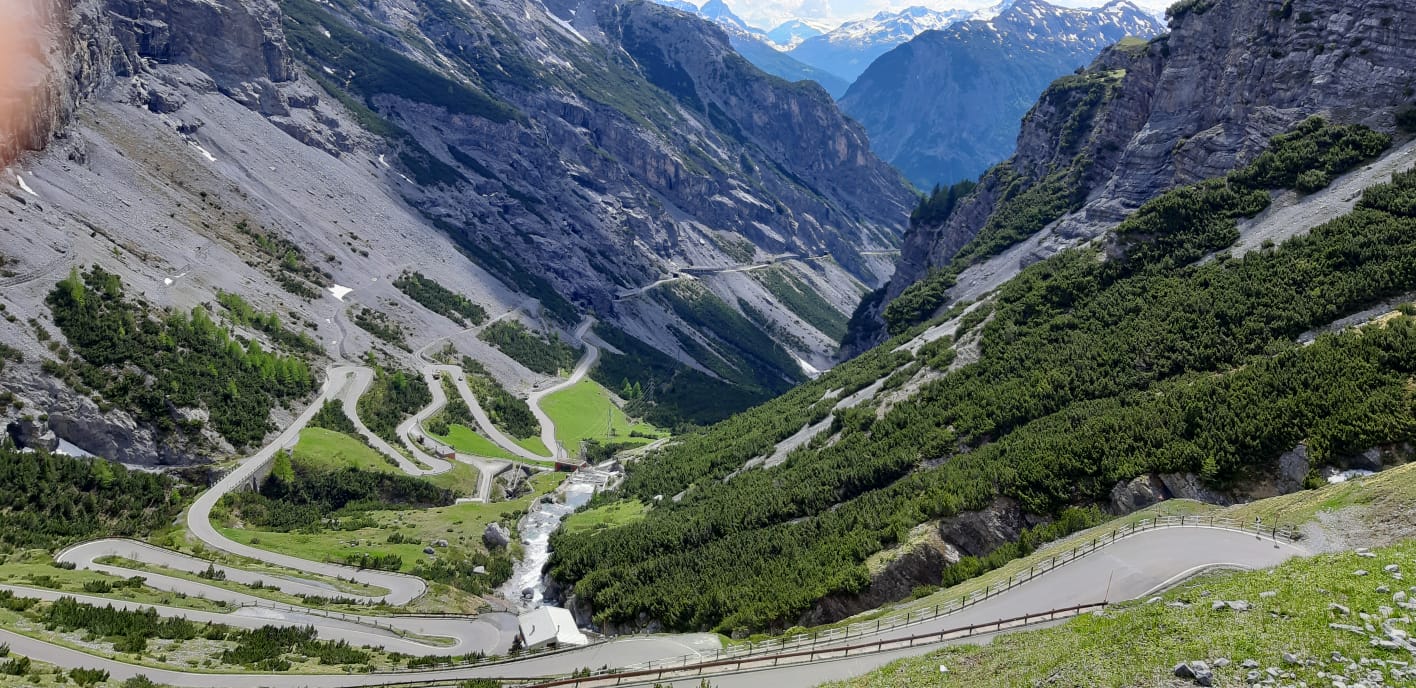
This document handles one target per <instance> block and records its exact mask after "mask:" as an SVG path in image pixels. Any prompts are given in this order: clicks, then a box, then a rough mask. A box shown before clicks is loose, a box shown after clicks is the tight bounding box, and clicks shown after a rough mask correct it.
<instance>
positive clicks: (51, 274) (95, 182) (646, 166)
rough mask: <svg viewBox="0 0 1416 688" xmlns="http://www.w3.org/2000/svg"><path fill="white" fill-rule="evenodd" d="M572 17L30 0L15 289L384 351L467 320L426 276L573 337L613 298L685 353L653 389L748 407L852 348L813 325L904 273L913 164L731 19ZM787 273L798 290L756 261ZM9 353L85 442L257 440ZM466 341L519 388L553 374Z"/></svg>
mask: <svg viewBox="0 0 1416 688" xmlns="http://www.w3.org/2000/svg"><path fill="white" fill-rule="evenodd" d="M548 4H549V5H550V7H549V8H548V7H547V6H546V5H543V4H541V3H539V2H517V1H512V2H491V1H488V2H475V3H444V2H437V1H436V0H429V1H427V2H406V1H404V0H383V1H381V2H372V3H367V4H362V5H356V4H348V5H326V4H321V3H317V2H311V1H309V0H280V2H272V1H271V0H203V1H199V0H71V1H69V2H61V3H58V4H55V5H50V4H47V3H41V2H38V0H36V4H35V5H34V7H33V8H32V12H33V13H34V16H35V19H36V24H37V26H38V27H39V28H40V29H41V31H40V32H39V33H38V34H37V36H38V37H37V38H36V43H35V45H34V46H33V47H31V48H27V54H29V55H30V56H31V58H32V59H30V60H29V61H28V62H27V63H26V69H28V70H29V72H27V74H31V75H32V76H33V78H32V79H29V80H28V81H26V82H25V83H24V85H25V88H24V89H22V90H21V91H19V92H17V93H15V94H5V96H4V97H5V98H12V99H13V100H14V101H15V102H17V103H19V105H22V106H23V108H22V109H23V112H22V114H20V115H17V116H16V118H15V120H16V122H15V124H17V126H14V127H11V128H4V129H0V131H3V134H0V154H3V155H4V156H5V157H4V160H5V162H7V163H11V162H13V164H14V167H13V168H11V171H12V174H10V175H8V178H7V179H6V180H5V181H4V183H5V184H6V185H7V187H9V188H7V192H6V194H4V195H3V196H0V203H3V205H4V208H5V209H6V210H7V211H9V212H8V213H6V214H5V215H4V216H5V217H6V219H5V220H0V232H4V236H5V241H4V242H3V243H4V247H3V251H0V253H3V254H4V256H5V257H4V260H5V265H6V266H5V271H6V274H5V275H4V279H6V282H5V286H6V288H5V291H4V293H3V294H0V298H3V299H4V300H5V302H6V305H7V307H8V308H9V309H10V312H11V313H15V314H18V315H20V316H22V319H21V320H19V321H17V322H23V321H24V320H23V318H29V317H35V318H37V319H39V320H41V321H44V320H45V319H46V317H47V315H48V312H47V310H46V307H45V306H44V294H45V293H46V291H47V289H49V288H52V287H53V284H54V282H55V281H56V280H57V279H58V277H59V276H62V273H63V271H65V270H67V269H68V268H69V267H71V266H76V265H79V266H87V265H92V264H98V265H102V266H103V267H104V268H105V269H108V270H111V271H114V272H115V273H116V274H119V275H120V276H121V277H122V278H123V279H124V281H125V283H126V285H127V286H128V287H129V289H131V290H132V295H133V296H135V297H138V298H143V299H146V300H149V301H150V302H152V303H154V304H157V305H159V306H162V307H171V308H175V309H179V310H186V309H190V308H192V307H194V306H198V305H201V304H205V303H210V302H211V301H212V300H213V299H214V297H215V293H216V291H217V290H221V291H228V292H233V293H237V294H240V295H242V296H243V297H245V298H247V299H248V300H250V301H251V302H252V303H253V304H256V305H257V306H258V307H260V308H263V309H266V310H271V311H279V312H281V313H282V315H283V316H284V318H285V321H286V322H295V323H303V325H302V326H303V327H306V328H308V329H309V330H310V331H311V333H312V334H313V335H314V339H316V340H317V341H319V342H321V344H322V345H324V346H325V347H327V348H328V350H329V352H330V354H331V355H338V356H357V355H359V353H360V352H362V351H363V350H365V349H369V348H375V347H377V346H378V343H377V342H376V341H375V340H373V338H371V337H366V336H365V335H364V334H361V331H359V330H358V328H355V327H352V326H351V327H346V325H348V323H347V322H346V321H343V320H342V318H343V317H344V316H346V315H347V313H345V312H344V310H346V309H347V308H359V307H369V308H372V309H376V310H385V311H387V312H389V314H390V315H391V316H392V317H394V318H396V319H398V320H401V321H402V324H403V325H404V327H405V331H407V332H409V333H410V336H411V337H412V340H413V341H410V342H409V344H410V345H417V344H420V343H426V342H427V341H431V339H432V338H435V337H437V336H446V335H448V334H452V331H450V330H448V329H447V327H448V325H449V323H447V322H444V321H445V319H442V318H439V317H436V316H435V315H433V314H431V312H428V311H426V309H422V308H421V307H419V306H417V305H416V304H413V303H412V302H411V301H410V300H408V298H407V297H406V296H404V295H402V294H401V293H400V292H398V291H397V290H396V289H393V288H391V287H389V286H387V285H388V284H389V283H390V282H391V281H392V280H393V279H394V278H396V277H397V276H398V274H399V273H400V272H401V271H403V270H406V269H409V268H413V267H416V268H417V269H420V270H424V271H427V272H429V273H436V276H437V278H438V279H439V281H441V282H442V283H444V284H447V285H450V286H455V287H456V288H457V289H458V290H459V291H461V292H463V293H465V294H467V295H469V296H470V297H471V298H473V299H474V300H476V301H478V302H479V303H482V304H484V305H485V306H486V307H487V310H488V311H490V312H506V311H508V310H511V309H513V308H516V309H517V310H518V311H519V312H521V313H524V314H526V315H525V317H526V318H527V319H530V320H532V321H533V322H536V323H537V324H538V325H540V326H543V327H546V328H548V329H556V328H561V329H564V330H566V331H567V332H568V331H569V328H570V326H571V325H573V324H574V323H575V322H576V321H577V320H579V319H580V318H581V317H583V316H584V315H586V314H588V313H590V312H594V313H595V314H596V315H597V316H598V319H599V320H600V322H602V323H604V324H605V325H606V326H608V327H611V328H615V329H617V330H619V331H620V334H622V335H623V336H624V337H625V338H626V339H625V340H624V341H629V342H634V340H635V339H637V340H639V342H638V343H642V344H644V345H646V346H645V348H646V349H657V350H658V351H660V352H662V353H664V354H666V355H667V357H668V359H669V361H670V362H669V364H665V365H667V366H677V367H672V368H671V369H670V372H669V373H664V372H663V371H664V370H665V369H666V368H665V365H661V366H660V367H659V368H658V369H657V371H656V372H654V373H652V374H653V375H656V376H657V377H652V378H651V377H648V375H650V374H651V373H649V372H647V371H646V373H645V375H646V377H645V379H644V380H642V382H643V386H644V387H646V388H649V387H650V386H651V385H653V384H656V383H657V384H663V385H669V384H674V383H675V382H679V381H680V380H681V377H682V375H683V374H685V373H687V372H693V373H694V374H696V375H697V376H698V378H697V379H698V380H700V381H701V380H705V379H706V380H709V381H710V382H720V383H721V384H722V386H721V387H719V388H717V389H720V390H727V393H726V394H722V395H721V396H722V397H723V400H724V401H725V402H728V403H729V404H730V403H731V401H732V399H734V398H737V397H738V396H741V398H743V399H745V400H752V399H762V398H766V397H767V396H770V395H771V394H775V393H778V392H780V391H782V390H784V389H786V388H788V387H789V386H790V385H791V384H793V383H795V382H796V381H799V380H801V379H804V378H805V376H806V375H807V374H808V372H809V371H810V370H811V369H812V367H813V366H814V367H817V368H824V367H826V366H827V365H829V362H830V357H831V355H832V352H833V351H834V348H835V340H836V338H837V335H835V334H831V335H828V334H826V333H825V331H823V329H822V328H825V330H826V331H829V330H830V328H829V327H826V326H823V325H820V323H821V322H827V324H828V325H829V323H830V320H831V319H830V318H829V317H828V318H825V319H824V320H823V319H821V318H817V317H813V316H812V314H818V315H819V314H820V313H821V312H826V311H830V310H834V311H836V313H837V318H838V319H841V320H843V319H844V315H845V313H847V312H849V310H850V308H851V307H853V305H854V302H855V300H856V299H858V298H859V295H860V293H862V291H863V289H864V287H865V286H866V285H871V286H873V285H878V284H882V283H883V282H884V280H885V279H886V278H887V276H888V274H889V272H890V270H891V267H892V266H891V265H890V264H889V263H888V262H887V261H886V260H884V259H883V258H882V257H881V255H882V254H883V253H884V252H886V251H888V250H889V249H891V248H893V247H894V246H895V245H896V243H897V242H898V240H899V236H900V234H901V231H902V228H903V227H902V224H903V223H902V220H903V218H904V216H905V215H906V212H907V209H908V207H909V205H910V203H911V202H912V198H911V196H910V193H909V191H908V189H907V187H906V186H905V184H904V183H903V182H902V180H900V179H899V178H898V175H896V174H895V173H894V172H893V170H891V169H890V168H889V166H888V165H886V164H885V163H883V162H881V161H879V160H878V159H877V158H875V157H874V155H873V154H872V153H871V152H870V150H869V148H868V147H867V145H866V142H865V136H864V133H863V131H862V130H861V129H860V128H859V127H858V126H857V125H854V124H853V123H851V122H850V121H849V120H848V119H846V118H845V117H844V116H842V115H841V114H840V113H839V111H837V110H836V108H835V105H834V103H833V101H832V100H831V98H830V97H829V96H828V95H827V94H826V93H824V92H823V91H821V90H820V89H819V88H817V87H815V86H814V85H791V84H787V83H785V82H783V81H781V80H779V79H777V78H774V77H771V76H768V75H766V74H763V73H762V72H760V71H758V70H756V69H754V68H753V67H752V66H751V65H750V64H749V63H747V62H746V61H745V60H743V59H742V58H741V57H739V56H738V55H737V54H736V53H735V52H734V51H733V50H732V48H731V45H730V44H729V41H728V39H727V37H726V36H725V35H724V34H723V33H722V32H721V31H719V30H717V29H715V28H713V27H712V25H710V24H708V23H706V22H703V21H701V20H698V19H693V18H689V17H686V16H684V15H683V14H681V13H679V12H677V11H674V10H671V9H668V8H662V7H658V6H653V5H649V4H647V3H642V2H637V1H635V0H631V1H630V2H624V3H620V2H612V1H609V0H604V1H601V0H585V1H584V2H575V1H574V0H571V1H569V2H561V3H557V2H550V3H548ZM5 102H7V103H8V102H10V101H9V100H6V101H5ZM24 151H34V152H32V153H29V154H25V153H24ZM16 178H19V179H20V180H22V181H20V182H16V181H15V179H16ZM24 180H28V181H27V182H26V181H24ZM10 185H13V186H10ZM79 189H83V190H84V192H83V193H78V192H77V190H79ZM356 211H357V216H356V215H355V212H356ZM238 224H239V226H246V227H259V228H261V229H262V230H263V231H269V232H271V233H272V234H273V235H275V236H278V237H280V238H282V239H286V240H288V241H290V242H291V243H292V245H294V246H295V247H297V248H299V249H300V250H301V251H302V252H303V253H304V254H305V255H306V257H308V258H309V259H310V260H311V262H318V263H319V268H320V269H321V270H323V271H325V272H326V273H327V274H329V275H330V276H331V279H332V280H333V281H336V282H338V283H342V284H346V285H351V284H352V285H362V286H360V287H359V290H358V293H357V294H356V295H355V296H352V297H349V299H348V301H356V302H357V303H358V305H357V306H351V305H350V304H349V303H347V302H342V303H341V302H331V303H324V302H323V300H320V299H313V298H309V297H306V298H293V297H292V296H291V295H290V294H288V293H285V292H284V291H283V290H282V287H281V285H280V283H279V281H278V280H276V279H274V278H273V276H272V275H270V274H269V272H267V271H263V270H262V269H260V268H259V267H258V265H257V263H258V262H259V261H258V260H257V259H255V258H253V256H252V254H251V250H252V247H251V245H250V239H249V237H246V236H245V235H243V234H242V233H240V232H237V231H235V230H233V227H234V226H238ZM12 238H13V240H12ZM767 263H772V264H773V265H772V269H773V271H774V273H776V272H780V273H782V274H785V275H787V276H789V277H790V278H791V279H790V280H787V282H785V283H786V284H789V285H799V286H800V288H801V289H802V290H804V293H798V292H796V291H792V292H791V293H787V292H785V291H783V288H782V287H781V284H775V285H774V284H773V283H770V282H769V281H768V280H766V279H763V278H759V277H760V276H761V275H764V274H767V273H765V272H747V271H746V269H747V268H761V267H766V264H767ZM9 273H16V274H15V276H11V275H10V274H9ZM178 280H180V281H178ZM661 280H662V282H661ZM694 282H696V283H697V284H691V283H694ZM317 286H321V287H322V286H328V285H325V284H321V285H317ZM791 288H792V289H793V290H795V289H796V287H791ZM685 290H687V291H688V292H691V293H692V294H693V295H695V298H696V299H697V300H696V301H695V302H694V303H691V304H688V305H684V303H686V301H685V298H684V297H682V293H681V292H685ZM669 292H673V293H675V294H679V299H678V301H673V300H672V299H669V298H667V296H666V294H667V293H669ZM783 294H786V296H783ZM802 295H804V296H805V297H806V298H805V300H803V299H801V298H797V297H798V296H802ZM787 297H792V298H795V300H792V299H789V298H787ZM803 303H805V306H803V305H802V304H803ZM823 306H824V308H825V309H826V311H823V310H822V307H823ZM695 309H698V311H697V312H695ZM710 311H711V312H710ZM724 314H730V316H729V315H724ZM804 314H805V315H804ZM720 316H722V317H720ZM48 327H49V328H50V331H51V332H53V331H54V330H53V326H52V324H51V325H48ZM0 341H4V342H5V343H7V344H9V345H11V346H15V347H17V348H20V349H22V350H24V351H25V352H26V354H27V355H26V360H25V362H24V363H23V364H22V365H18V366H17V368H16V369H17V370H18V371H19V373H22V375H21V374H16V375H15V376H10V377H11V379H10V380H6V381H4V382H5V385H4V386H5V387H6V389H7V391H13V392H16V393H17V394H19V395H20V396H21V398H23V399H24V401H25V403H26V404H27V407H28V408H41V409H46V408H47V409H54V410H55V411H56V412H58V415H57V416H53V420H52V421H51V423H50V425H51V427H53V428H55V429H56V431H58V432H59V434H60V436H61V437H63V438H65V439H71V440H74V441H76V443H78V442H80V441H81V442H83V443H85V444H86V445H88V446H85V448H86V449H90V450H92V451H95V452H98V453H103V454H106V455H109V456H111V457H114V458H120V459H122V460H124V461H128V462H131V463H185V462H191V461H194V460H200V459H201V458H202V457H204V456H210V455H212V454H222V453H227V452H229V451H234V449H233V448H230V447H225V448H223V447H220V446H213V445H207V446H204V447H198V446H170V445H169V444H168V443H167V441H166V439H165V438H163V437H161V436H159V434H160V433H153V432H149V430H150V429H147V428H143V427H133V423H132V422H131V419H129V418H126V417H125V416H123V414H122V413H121V410H110V409H104V410H102V411H100V410H98V408H97V406H95V405H93V404H92V403H89V400H87V399H85V398H84V397H83V395H82V394H79V393H78V392H75V391H74V390H71V389H68V388H67V387H66V386H64V385H62V384H49V383H52V382H53V381H52V380H49V381H46V378H45V376H44V375H43V374H42V373H41V372H40V369H39V365H40V363H41V362H42V361H43V360H44V359H45V358H48V357H51V354H49V353H46V352H45V347H44V346H43V344H42V342H40V341H38V339H36V336H35V334H34V332H33V331H30V330H29V329H28V328H25V327H19V326H15V327H11V326H10V325H8V324H0ZM460 345H461V346H464V347H465V348H469V349H473V350H474V351H475V353H476V354H477V358H479V359H480V360H484V361H487V362H488V363H489V364H490V365H492V367H493V368H494V369H495V370H496V371H497V372H498V374H499V375H500V376H502V377H503V378H504V379H506V380H509V381H510V382H508V384H509V386H519V387H520V388H522V389H524V388H526V387H529V386H530V385H531V384H532V383H533V382H534V381H535V376H534V375H531V374H530V373H529V372H527V371H525V370H524V369H522V368H519V367H517V366H515V364H513V363H512V362H511V361H510V359H508V358H506V357H505V356H501V355H500V354H499V353H497V352H496V351H495V350H494V349H491V348H490V347H489V346H485V345H482V344H480V343H467V342H463V343H461V344H460ZM610 355H614V354H613V353H612V354H610ZM799 362H800V363H799ZM691 369H692V370H691ZM8 373H9V371H7V376H8ZM47 382H49V383H47ZM636 382H640V380H636ZM739 393H741V394H739ZM742 403H744V404H745V403H748V401H743V402H742ZM725 408H726V407H725ZM731 410H733V409H728V410H722V409H719V410H716V411H713V412H714V413H718V414H722V413H727V412H731ZM193 412H197V413H199V412H200V411H199V410H193ZM276 415H280V412H279V411H277V413H276ZM9 419H10V418H6V420H9ZM708 419H709V420H711V419H712V418H711V417H709V418H708ZM277 420H278V419H277ZM699 420H702V418H700V419H699ZM61 426H62V429H60V428H61ZM122 438H126V439H127V440H128V441H127V442H126V443H125V442H124V441H121V440H122Z"/></svg>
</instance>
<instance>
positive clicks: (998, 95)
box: [792, 0, 1165, 189]
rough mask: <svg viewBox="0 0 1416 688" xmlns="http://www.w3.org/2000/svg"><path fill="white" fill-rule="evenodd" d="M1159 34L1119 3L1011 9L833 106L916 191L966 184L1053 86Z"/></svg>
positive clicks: (917, 50)
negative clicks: (1117, 48)
mask: <svg viewBox="0 0 1416 688" xmlns="http://www.w3.org/2000/svg"><path fill="white" fill-rule="evenodd" d="M845 28H846V27H842V28H841V29H838V30H837V31H836V32H832V33H833V34H836V33H840V32H841V31H843V30H845ZM1164 29H1165V27H1164V26H1163V25H1162V24H1161V23H1160V22H1158V21H1157V20H1156V19H1155V18H1154V17H1153V16H1152V15H1150V14H1148V13H1146V12H1145V11H1143V10H1141V9H1140V8H1139V7H1137V6H1135V5H1133V4H1132V3H1130V2H1127V1H1125V0H1116V1H1114V2H1111V3H1109V4H1107V5H1106V6H1104V7H1101V8H1097V9H1068V8H1063V7H1057V6H1055V5H1050V4H1048V3H1046V2H1042V0H1016V2H1013V3H1012V4H1011V5H1010V6H1008V7H1006V8H1004V9H1003V10H1002V11H1001V12H1000V13H999V14H997V16H995V17H992V18H985V17H979V18H975V19H970V20H968V21H962V22H956V23H954V24H952V25H950V26H949V27H947V28H945V29H944V30H940V31H927V32H924V33H922V34H920V35H919V36H918V37H916V38H914V39H913V40H910V41H909V42H907V43H905V44H904V45H901V46H899V47H898V48H895V49H894V50H892V51H890V52H889V53H887V54H885V55H883V56H881V57H880V58H879V59H877V60H875V61H874V63H873V64H871V65H870V67H869V68H868V69H866V70H865V72H864V73H863V74H861V76H860V78H859V79H857V80H855V83H854V84H853V85H852V86H851V88H850V90H849V91H848V92H847V93H846V95H845V96H844V97H842V98H841V100H840V104H841V108H842V109H843V110H845V111H846V113H847V114H849V115H850V116H852V117H853V118H855V119H856V120H857V121H859V122H860V123H861V124H863V125H865V128H866V131H867V132H868V133H869V134H870V142H871V147H872V148H873V149H874V150H875V152H876V154H877V155H879V156H880V157H882V158H884V159H885V160H887V161H889V162H891V163H893V164H894V165H895V166H896V167H897V168H899V169H900V171H901V172H903V173H904V174H905V176H906V177H907V178H909V179H910V180H911V181H913V182H914V183H915V185H917V186H919V187H920V188H922V189H928V188H929V187H931V186H933V185H934V184H937V183H945V184H948V183H952V182H955V181H959V180H961V179H973V178H975V177H977V176H978V175H979V174H980V173H982V172H983V171H984V170H986V169H988V167H989V166H991V165H993V164H994V163H997V162H999V161H1001V160H1003V159H1004V158H1006V157H1007V156H1008V153H1009V152H1010V151H1012V150H1013V146H1014V144H1015V142H1016V139H1017V136H1018V129H1019V126H1020V122H1021V120H1022V117H1023V115H1024V114H1026V113H1027V111H1028V108H1029V107H1031V106H1032V104H1033V103H1034V102H1035V101H1036V100H1037V96H1038V94H1039V93H1042V91H1043V89H1045V88H1046V87H1047V85H1048V84H1049V83H1051V82H1052V81H1053V80H1054V79H1056V78H1058V77H1060V76H1063V75H1065V74H1067V73H1069V72H1071V71H1073V70H1075V69H1077V68H1078V67H1082V66H1085V65H1086V64H1087V63H1089V62H1090V61H1091V60H1092V59H1093V58H1095V57H1096V56H1097V55H1098V54H1100V53H1101V51H1102V50H1103V49H1104V48H1106V47H1107V46H1110V45H1113V44H1115V43H1117V42H1119V41H1121V40H1122V39H1123V38H1126V37H1139V38H1150V37H1152V36H1155V35H1157V34H1159V33H1161V32H1162V31H1164ZM828 35H831V34H828ZM813 40H819V39H813ZM811 43H812V41H807V42H805V43H803V44H802V45H801V47H799V48H797V49H796V50H794V51H792V53H793V54H794V55H798V54H800V53H801V51H802V49H804V48H806V47H807V46H809V45H811Z"/></svg>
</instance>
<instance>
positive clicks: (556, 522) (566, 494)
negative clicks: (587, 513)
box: [499, 481, 595, 611]
mask: <svg viewBox="0 0 1416 688" xmlns="http://www.w3.org/2000/svg"><path fill="white" fill-rule="evenodd" d="M559 494H560V500H557V501H551V502H545V501H543V500H537V501H536V503H535V504H533V505H531V510H530V511H529V512H528V513H527V514H526V516H525V517H524V518H522V519H521V546H522V548H523V550H524V554H523V556H522V557H521V561H519V562H517V563H516V567H515V568H513V569H512V573H511V578H510V579H508V580H507V582H505V583H503V584H502V587H501V590H500V591H499V592H500V593H501V595H502V597H503V598H505V599H506V600H508V601H510V602H512V603H513V604H516V605H517V606H518V607H519V608H520V609H521V611H527V610H530V609H535V608H536V607H539V606H541V602H542V600H543V599H544V598H545V592H546V585H545V582H544V580H543V579H542V576H541V568H542V567H544V566H545V565H546V560H547V559H549V558H550V556H551V547H550V544H551V533H554V532H555V531H556V529H557V528H559V527H560V524H561V520H562V519H564V518H565V517H566V516H569V515H570V514H572V513H574V512H575V510H576V509H578V508H580V507H581V506H583V505H584V504H585V503H586V502H588V501H590V498H591V497H593V496H595V485H594V484H593V483H583V482H575V481H567V483H566V485H565V487H563V488H562V489H561V490H560V493H559ZM528 591H529V594H528Z"/></svg>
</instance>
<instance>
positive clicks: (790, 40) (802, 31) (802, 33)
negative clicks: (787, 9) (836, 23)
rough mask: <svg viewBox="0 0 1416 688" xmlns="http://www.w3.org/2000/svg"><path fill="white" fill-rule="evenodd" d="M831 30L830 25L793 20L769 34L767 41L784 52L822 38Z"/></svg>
mask: <svg viewBox="0 0 1416 688" xmlns="http://www.w3.org/2000/svg"><path fill="white" fill-rule="evenodd" d="M830 30H831V26H830V25H829V24H819V23H815V22H809V21H804V20H801V19H793V20H791V21H789V22H786V23H784V24H782V25H781V26H778V27H777V28H775V29H772V30H771V31H768V32H767V40H768V41H771V42H772V45H775V46H777V47H778V48H781V49H782V50H791V49H792V48H795V47H797V46H798V45H801V44H802V42H803V41H805V40H807V39H811V38H815V37H817V36H820V35H822V34H824V33H826V32H827V31H830Z"/></svg>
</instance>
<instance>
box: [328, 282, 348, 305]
mask: <svg viewBox="0 0 1416 688" xmlns="http://www.w3.org/2000/svg"><path fill="white" fill-rule="evenodd" d="M352 291H354V290H353V289H350V288H349V287H343V286H340V285H338V284H336V285H334V286H332V287H330V288H329V293H331V294H334V298H336V299H339V300H340V301H343V300H344V297H346V296H348V295H349V292H352Z"/></svg>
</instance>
